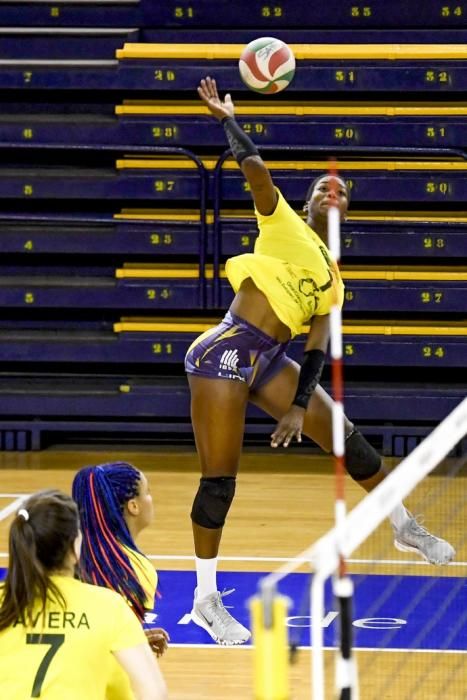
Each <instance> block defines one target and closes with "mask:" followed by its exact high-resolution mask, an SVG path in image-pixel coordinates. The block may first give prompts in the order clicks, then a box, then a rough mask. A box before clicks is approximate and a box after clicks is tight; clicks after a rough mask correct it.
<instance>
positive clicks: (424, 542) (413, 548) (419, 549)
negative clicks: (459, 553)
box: [393, 516, 456, 564]
mask: <svg viewBox="0 0 467 700" xmlns="http://www.w3.org/2000/svg"><path fill="white" fill-rule="evenodd" d="M393 530H394V535H395V537H394V545H395V547H396V548H397V549H398V550H399V551H401V552H416V553H417V554H420V555H421V556H422V557H423V558H424V559H426V561H428V562H429V563H430V564H449V562H450V561H451V560H452V559H453V558H454V556H455V554H456V550H455V549H454V547H452V546H451V545H450V544H449V542H446V540H442V539H441V538H440V537H435V536H434V535H432V534H431V533H430V532H428V530H426V529H425V528H424V527H422V526H421V524H420V522H419V520H418V519H417V518H415V517H413V516H412V517H411V518H410V520H408V522H407V523H406V524H405V525H403V526H402V527H401V528H399V529H397V528H395V527H394V525H393Z"/></svg>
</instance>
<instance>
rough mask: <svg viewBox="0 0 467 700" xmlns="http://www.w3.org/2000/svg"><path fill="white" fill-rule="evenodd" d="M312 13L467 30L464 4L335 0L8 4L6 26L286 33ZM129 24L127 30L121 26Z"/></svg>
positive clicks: (346, 20)
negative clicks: (312, 0)
mask: <svg viewBox="0 0 467 700" xmlns="http://www.w3.org/2000/svg"><path fill="white" fill-rule="evenodd" d="M305 12H306V20H307V24H308V25H309V26H311V27H319V28H332V29H335V28H336V27H340V28H345V29H347V30H355V29H368V28H371V29H373V28H379V29H391V28H396V29H401V28H404V27H410V28H417V27H420V28H435V29H441V28H442V29H447V30H448V29H450V28H462V27H465V26H466V13H465V8H464V7H463V5H462V3H459V2H455V3H447V2H444V0H443V2H440V1H438V0H432V1H431V2H427V3H426V4H425V5H424V7H423V12H420V7H419V6H418V5H417V4H414V3H407V2H406V1H405V0H393V2H391V3H390V4H389V5H388V3H387V2H385V0H367V1H366V2H365V3H359V4H357V3H355V0H330V1H329V2H327V3H325V4H323V5H320V6H317V5H314V4H311V5H310V4H308V3H307V4H306V5H305V6H304V5H303V4H302V3H300V2H294V1H293V0H274V2H268V3H265V2H264V0H240V1H237V2H236V3H235V4H233V3H231V2H230V0H198V1H197V2H196V3H195V2H186V1H184V0H183V1H180V0H166V1H165V2H163V3H154V2H153V0H111V1H108V0H107V1H106V0H95V2H86V3H79V2H76V0H75V1H73V0H61V1H60V2H59V3H55V4H50V3H37V2H34V1H33V0H31V2H15V1H14V0H9V1H8V2H4V3H2V5H1V8H0V23H1V24H2V25H5V26H8V25H11V24H13V25H18V24H20V25H24V26H31V25H32V26H44V25H50V24H54V25H56V26H70V25H71V26H95V27H102V26H104V27H109V26H110V27H113V26H116V25H117V26H118V24H120V26H124V25H125V24H128V23H129V22H130V23H136V25H137V26H148V27H168V28H170V27H176V28H192V27H193V28H194V27H213V28H216V27H224V28H228V29H230V28H237V27H254V28H258V29H259V28H262V29H263V31H264V30H265V29H268V30H270V31H272V30H273V29H281V28H284V27H292V28H299V27H301V26H302V25H303V19H304V13H305ZM121 23H123V24H121Z"/></svg>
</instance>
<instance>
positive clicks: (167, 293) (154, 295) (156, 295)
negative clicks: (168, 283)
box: [146, 287, 172, 301]
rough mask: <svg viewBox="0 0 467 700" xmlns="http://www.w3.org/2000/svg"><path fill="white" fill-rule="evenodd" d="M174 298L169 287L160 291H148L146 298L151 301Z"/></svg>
mask: <svg viewBox="0 0 467 700" xmlns="http://www.w3.org/2000/svg"><path fill="white" fill-rule="evenodd" d="M171 296H172V290H171V289H169V288H168V287H164V288H163V289H161V290H160V291H159V290H157V289H153V288H151V289H146V298H147V299H148V300H149V301H156V300H157V299H170V297H171Z"/></svg>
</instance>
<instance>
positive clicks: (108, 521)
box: [72, 462, 146, 621]
mask: <svg viewBox="0 0 467 700" xmlns="http://www.w3.org/2000/svg"><path fill="white" fill-rule="evenodd" d="M140 480H141V475H140V472H139V471H138V469H136V467H134V466H133V465H132V464H128V463H127V462H108V463H106V464H99V465H95V466H89V467H84V468H83V469H80V471H79V472H78V473H77V474H76V476H75V478H74V479H73V486H72V495H73V499H74V500H75V501H76V503H77V505H78V510H79V517H80V521H81V529H82V532H83V544H82V548H81V557H80V572H81V578H82V579H83V580H84V581H87V582H88V583H93V584H97V585H99V586H104V587H106V588H111V589H113V590H114V591H117V592H118V593H120V594H121V595H123V596H124V597H125V598H126V600H127V601H128V602H129V604H130V605H131V607H132V608H133V610H134V612H135V613H136V615H137V616H138V618H139V619H140V620H141V621H143V619H144V611H145V605H146V594H145V592H144V589H143V587H142V586H141V584H140V582H139V579H138V577H137V575H136V573H135V571H134V569H133V566H132V564H131V561H130V559H129V557H128V555H127V553H126V552H125V549H124V547H127V548H128V549H130V550H132V551H134V552H138V553H139V554H142V552H140V550H139V549H138V548H137V546H136V544H135V542H134V540H133V537H132V536H131V533H130V531H129V529H128V526H127V524H126V522H125V518H124V517H123V513H124V506H125V504H126V503H127V502H128V501H129V500H130V499H131V498H134V497H135V496H137V495H138V493H139V487H140ZM143 556H144V555H143Z"/></svg>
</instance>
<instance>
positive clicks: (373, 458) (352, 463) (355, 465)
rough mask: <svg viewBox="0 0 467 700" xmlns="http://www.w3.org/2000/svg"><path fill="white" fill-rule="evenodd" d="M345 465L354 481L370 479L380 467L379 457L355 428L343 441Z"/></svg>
mask: <svg viewBox="0 0 467 700" xmlns="http://www.w3.org/2000/svg"><path fill="white" fill-rule="evenodd" d="M345 466H346V468H347V471H348V472H349V474H350V476H351V477H352V479H355V481H365V479H371V477H372V476H374V475H375V474H377V473H378V472H379V470H380V468H381V457H380V456H379V454H378V453H377V452H376V450H375V448H374V447H372V445H370V443H369V442H368V441H367V440H365V438H364V437H363V435H362V434H361V433H360V432H359V431H358V430H356V429H354V430H353V431H352V432H351V433H350V435H349V436H348V437H347V438H346V441H345Z"/></svg>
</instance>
